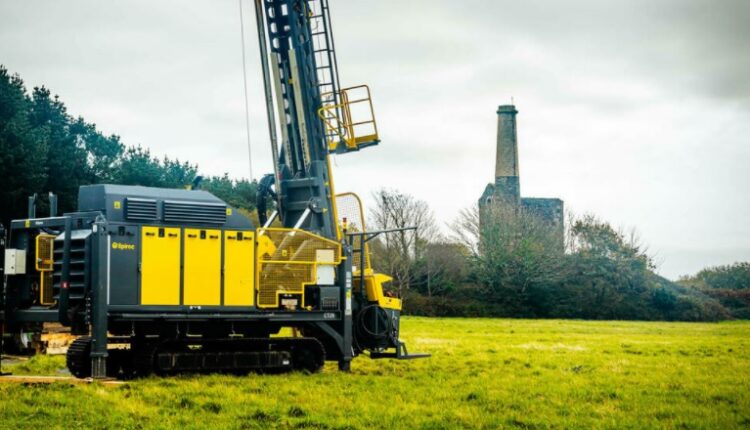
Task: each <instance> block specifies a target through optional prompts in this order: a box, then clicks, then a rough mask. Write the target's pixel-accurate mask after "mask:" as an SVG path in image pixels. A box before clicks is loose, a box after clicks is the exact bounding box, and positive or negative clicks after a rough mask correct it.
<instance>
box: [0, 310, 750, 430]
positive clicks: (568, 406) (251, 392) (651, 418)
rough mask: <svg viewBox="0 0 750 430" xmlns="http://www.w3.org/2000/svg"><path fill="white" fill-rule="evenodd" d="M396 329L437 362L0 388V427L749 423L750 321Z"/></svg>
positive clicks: (49, 368) (411, 325) (440, 324)
mask: <svg viewBox="0 0 750 430" xmlns="http://www.w3.org/2000/svg"><path fill="white" fill-rule="evenodd" d="M402 331H403V337H404V338H405V340H407V341H408V345H409V348H410V350H411V351H414V352H430V353H432V354H434V356H433V357H432V358H430V359H426V360H417V361H400V362H397V361H373V360H370V359H368V358H365V357H361V358H358V359H356V360H355V361H354V363H353V366H352V369H353V370H352V372H351V373H350V374H344V373H339V372H337V371H336V370H335V365H327V367H326V369H325V371H324V372H322V373H320V374H314V375H305V374H288V375H264V376H261V375H251V376H246V377H232V376H223V375H209V376H183V377H176V378H163V379H160V378H150V379H146V380H140V381H134V382H129V383H126V384H124V385H120V386H105V385H102V384H98V383H94V384H88V385H86V384H83V385H73V384H70V383H64V382H63V383H55V384H53V385H28V384H27V385H23V384H13V383H4V384H0V428H8V429H18V428H43V429H45V430H46V429H49V428H66V429H67V428H102V429H104V428H180V429H194V428H195V429H197V428H209V427H211V428H226V429H244V428H248V429H252V428H259V429H261V428H325V429H355V428H357V429H379V428H404V429H441V428H664V427H666V428H748V427H750V323H748V322H729V323H717V324H693V323H651V322H647V323H641V322H582V321H555V320H553V321H529V320H498V319H429V318H405V319H404V320H403V329H402ZM62 365H63V360H62V358H51V359H50V358H41V359H37V360H33V361H30V362H27V363H23V364H19V365H17V367H16V369H14V371H15V370H21V369H23V370H24V371H25V372H30V373H33V372H34V371H39V372H40V373H46V374H56V367H58V366H62ZM24 366H25V367H24Z"/></svg>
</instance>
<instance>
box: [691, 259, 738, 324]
mask: <svg viewBox="0 0 750 430" xmlns="http://www.w3.org/2000/svg"><path fill="white" fill-rule="evenodd" d="M679 284H681V285H684V286H686V287H688V288H692V289H696V290H698V291H700V292H702V293H704V294H705V295H707V296H709V297H712V298H714V299H716V300H718V301H719V302H721V304H722V305H724V307H726V308H727V309H729V311H730V312H732V315H733V316H734V317H735V318H742V319H750V263H735V264H731V265H726V266H717V267H709V268H706V269H703V270H701V271H700V272H698V273H697V274H695V275H693V276H684V277H682V278H681V279H680V281H679Z"/></svg>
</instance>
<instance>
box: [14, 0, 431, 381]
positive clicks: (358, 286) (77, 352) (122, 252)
mask: <svg viewBox="0 0 750 430" xmlns="http://www.w3.org/2000/svg"><path fill="white" fill-rule="evenodd" d="M255 11H256V18H257V26H258V34H259V42H260V43H259V52H260V55H261V64H262V71H263V81H264V87H265V101H266V105H267V114H268V128H269V136H270V141H271V146H272V153H273V160H274V163H273V174H272V175H273V176H272V178H271V179H272V180H271V181H266V185H268V183H270V182H275V188H276V191H275V192H274V191H273V190H271V187H270V186H266V187H261V191H266V192H267V193H261V196H260V199H261V200H262V199H266V198H268V199H273V200H275V206H276V210H275V211H274V213H273V214H272V215H271V216H270V217H269V218H268V219H267V220H266V221H265V222H264V223H263V225H258V226H256V225H253V223H252V222H251V221H250V220H249V219H248V218H247V217H245V216H243V215H242V214H241V213H240V212H239V211H238V210H237V209H236V208H234V207H231V206H230V205H228V204H227V203H226V202H224V201H222V200H221V199H219V198H217V197H215V196H213V195H212V194H210V193H208V192H206V191H202V190H196V189H160V188H149V187H141V186H123V185H107V184H102V185H90V186H83V187H81V188H80V190H79V194H78V208H77V210H76V211H75V212H72V213H64V214H62V215H58V214H57V213H56V209H55V206H56V205H52V204H51V205H50V208H51V212H50V214H49V216H48V217H37V216H36V210H35V198H32V199H30V201H29V213H28V217H27V218H26V219H19V220H14V221H12V222H11V224H10V228H9V230H8V232H7V236H8V237H7V242H6V243H5V246H6V249H5V252H4V254H5V265H4V269H5V273H4V279H5V280H4V284H3V290H2V295H0V319H1V321H0V322H2V327H3V330H4V332H3V336H2V339H3V344H2V345H3V346H4V347H5V348H6V349H7V348H10V349H16V350H18V349H24V348H25V347H27V346H28V345H27V342H28V339H31V338H33V337H34V336H35V335H38V333H39V332H40V331H41V330H42V327H43V324H44V323H47V322H55V323H60V324H62V325H64V326H67V327H70V329H71V332H72V333H73V334H75V335H78V336H79V337H78V338H77V339H76V340H75V341H74V342H73V343H72V344H71V346H70V348H69V349H68V352H67V367H68V369H69V370H70V372H71V373H72V374H73V375H74V376H76V377H80V378H84V377H94V378H104V377H142V376H146V375H150V374H154V373H155V374H159V375H164V374H173V373H180V372H230V373H246V372H250V371H261V372H283V371H290V370H306V371H310V372H315V371H318V370H320V369H321V368H322V366H323V365H324V362H325V361H335V362H337V363H338V367H339V369H340V370H343V371H348V370H349V369H350V366H351V361H352V359H353V358H354V357H355V356H357V355H359V354H363V353H367V355H369V356H370V357H371V358H397V359H407V358H417V357H424V356H426V355H425V354H409V353H408V352H407V350H406V346H405V345H404V343H403V342H402V341H400V339H399V319H400V311H401V301H400V299H399V298H397V297H392V296H390V295H388V294H386V293H385V292H384V289H383V284H385V283H387V282H388V281H390V280H391V278H390V277H389V276H387V275H385V274H381V273H376V272H375V271H374V270H373V268H372V267H371V264H370V255H369V249H368V241H369V240H371V239H373V238H374V237H376V236H378V235H380V234H387V233H389V231H367V230H366V227H365V217H364V213H363V209H362V204H361V201H360V199H359V198H358V197H357V196H356V195H354V194H352V193H345V194H338V195H337V194H336V193H335V190H334V182H333V175H332V173H333V172H332V170H331V163H330V157H331V155H332V154H347V153H350V152H357V151H360V150H362V149H364V148H367V147H372V146H375V145H377V144H378V143H379V136H378V130H377V124H376V122H375V116H374V112H373V106H372V101H371V97H370V90H369V88H368V87H367V86H364V85H361V86H355V87H348V88H342V87H340V84H339V75H338V70H337V61H336V52H335V49H334V40H333V33H332V29H331V18H330V10H329V6H328V1H327V0H256V1H255ZM266 194H267V195H266ZM263 212H265V210H264V211H263ZM259 215H260V218H261V219H265V213H263V214H259ZM285 327H286V328H292V329H293V330H292V333H293V335H291V336H281V335H280V333H285V332H286V331H282V330H281V329H282V328H285Z"/></svg>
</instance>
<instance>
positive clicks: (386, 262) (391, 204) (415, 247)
mask: <svg viewBox="0 0 750 430" xmlns="http://www.w3.org/2000/svg"><path fill="white" fill-rule="evenodd" d="M372 197H373V199H374V200H375V207H374V209H372V210H371V212H370V221H369V225H370V226H371V229H374V230H391V229H404V228H408V227H416V230H404V231H397V232H394V233H389V234H386V235H382V236H381V237H379V238H378V239H377V240H375V241H372V243H371V246H370V249H371V252H372V255H373V265H374V266H375V267H379V268H381V270H383V271H384V272H386V273H388V274H390V275H391V276H393V277H394V280H395V284H396V287H397V290H398V293H399V295H400V296H403V293H404V292H405V291H406V290H408V289H409V287H410V285H411V283H412V282H413V273H412V271H411V266H412V264H414V262H415V261H417V260H420V259H421V258H424V256H423V253H424V250H425V248H426V246H427V244H429V243H431V242H434V241H435V240H437V239H438V238H439V237H440V230H439V229H438V227H437V222H436V221H435V215H434V214H433V212H432V210H431V209H430V207H429V206H428V205H427V203H426V202H424V201H422V200H419V199H417V198H415V197H414V196H411V195H408V194H404V193H401V192H399V191H396V190H387V189H380V190H378V191H376V192H374V193H373V195H372Z"/></svg>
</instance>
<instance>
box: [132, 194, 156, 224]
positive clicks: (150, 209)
mask: <svg viewBox="0 0 750 430" xmlns="http://www.w3.org/2000/svg"><path fill="white" fill-rule="evenodd" d="M125 218H127V219H132V220H155V219H156V218H157V212H156V200H152V199H139V198H135V197H126V198H125Z"/></svg>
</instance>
